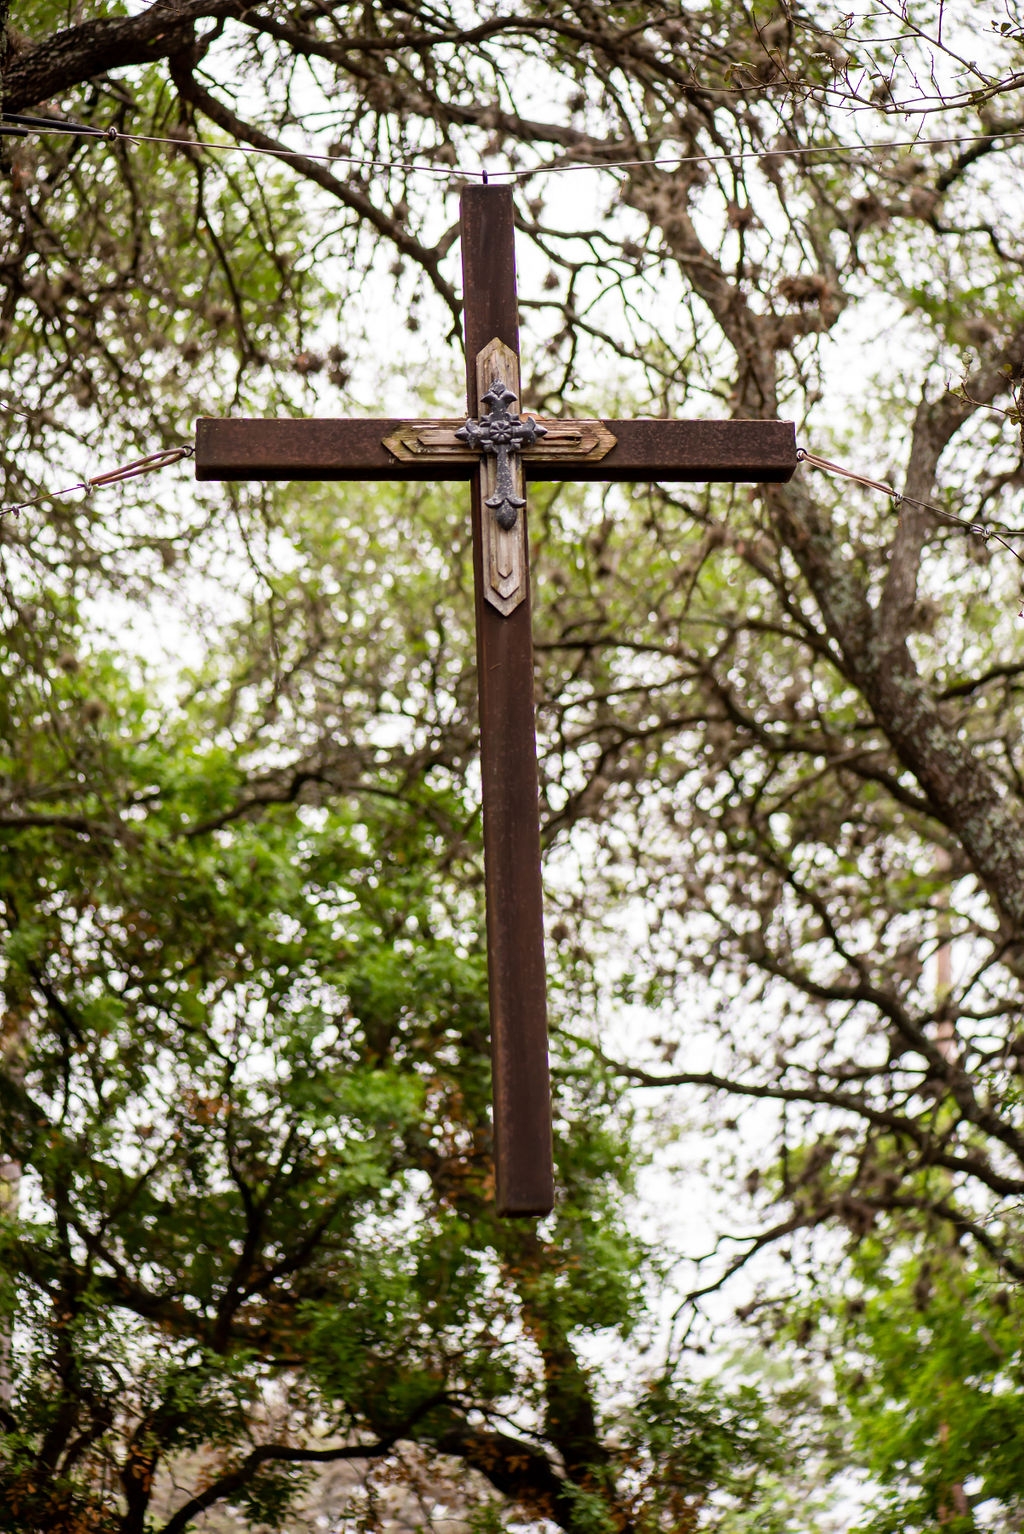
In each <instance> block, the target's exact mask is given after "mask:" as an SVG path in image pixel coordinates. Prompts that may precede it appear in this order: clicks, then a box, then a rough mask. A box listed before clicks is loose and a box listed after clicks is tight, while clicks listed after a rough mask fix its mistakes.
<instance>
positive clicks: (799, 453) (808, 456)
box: [796, 447, 1024, 616]
mask: <svg viewBox="0 0 1024 1534" xmlns="http://www.w3.org/2000/svg"><path fill="white" fill-rule="evenodd" d="M796 457H797V462H798V463H806V464H808V465H809V466H810V467H811V468H812V469H821V470H822V472H823V473H825V474H836V475H838V476H839V478H840V479H849V480H852V481H853V483H854V484H855V485H864V486H865V487H866V489H868V490H877V491H879V492H880V493H881V494H882V495H887V496H888V497H889V498H890V500H891V501H892V502H893V504H894V505H895V506H896V508H897V510H899V509H900V508H901V507H903V506H916V507H917V508H918V509H919V510H920V511H930V512H931V513H932V515H933V516H936V517H941V518H942V520H943V521H944V522H952V523H954V524H955V526H957V527H962V528H964V529H965V531H966V532H968V533H974V534H975V536H976V537H978V538H984V540H985V542H986V543H987V542H988V541H989V539H990V538H994V539H995V541H996V543H999V544H1001V545H1002V546H1003V548H1004V549H1007V550H1009V552H1010V553H1011V554H1012V555H1013V557H1014V559H1016V560H1019V561H1020V563H1021V564H1022V565H1024V555H1022V554H1020V553H1018V551H1017V550H1016V549H1015V548H1014V546H1013V544H1012V543H1007V541H1006V539H1005V538H1004V537H1003V535H1002V533H1000V532H999V531H998V530H997V529H996V528H994V527H986V526H985V524H984V523H983V522H968V520H967V518H966V517H958V516H956V515H955V514H954V513H953V512H951V511H946V510H945V509H944V507H942V506H936V505H935V504H934V502H932V501H919V500H917V499H916V498H915V497H914V496H912V495H904V494H903V493H902V492H901V491H899V490H896V489H894V488H893V486H892V485H887V484H885V482H884V481H883V480H880V479H869V478H868V477H867V475H866V474H857V473H855V472H854V470H853V469H844V468H843V466H842V464H839V463H833V462H832V461H831V459H829V458H821V457H819V455H818V454H817V453H812V452H810V451H809V450H808V449H807V448H805V447H798V448H797V450H796ZM1003 532H1005V533H1007V534H1008V535H1009V536H1010V537H1011V538H1019V537H1022V536H1024V534H1022V533H1021V532H1019V531H1018V530H1017V529H1016V528H1012V527H1005V526H1004V528H1003ZM1022 616H1024V609H1022Z"/></svg>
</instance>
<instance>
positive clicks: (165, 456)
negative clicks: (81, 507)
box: [0, 444, 195, 517]
mask: <svg viewBox="0 0 1024 1534" xmlns="http://www.w3.org/2000/svg"><path fill="white" fill-rule="evenodd" d="M194 455H195V448H194V447H192V445H191V444H188V445H187V446H185V445H182V446H180V447H166V448H163V449H162V451H161V452H159V453H150V454H148V456H147V457H145V458H133V459H132V461H131V463H123V464H121V466H120V468H117V469H105V470H104V472H103V473H102V474H92V475H90V476H89V478H88V479H80V480H79V481H78V482H77V484H74V485H65V486H64V488H63V490H44V491H43V493H42V494H41V495H36V496H33V497H32V499H31V500H28V501H17V502H15V503H14V504H13V505H11V506H0V517H6V516H15V517H17V516H20V515H21V513H22V512H23V511H27V510H28V508H29V507H30V506H38V505H39V503H40V501H49V500H52V499H54V497H56V496H58V495H73V494H74V492H75V491H76V490H81V491H83V492H84V494H85V495H91V494H92V493H93V491H94V490H103V489H105V488H106V486H107V485H119V484H121V483H122V482H123V481H124V480H126V479H138V477H139V475H140V474H155V473H156V471H157V470H158V469H166V468H169V467H170V465H171V464H172V463H179V462H180V461H181V459H182V458H192V457H194Z"/></svg>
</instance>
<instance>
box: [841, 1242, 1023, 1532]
mask: <svg viewBox="0 0 1024 1534" xmlns="http://www.w3.org/2000/svg"><path fill="white" fill-rule="evenodd" d="M856 1275H857V1279H858V1281H859V1283H860V1284H861V1285H863V1290H862V1293H861V1294H860V1295H858V1296H857V1297H856V1298H855V1299H853V1300H851V1301H850V1302H849V1305H848V1309H847V1315H846V1318H845V1325H844V1327H843V1332H842V1338H843V1343H844V1362H843V1365H842V1367H841V1368H840V1369H839V1370H838V1371H837V1378H838V1380H839V1383H840V1386H841V1389H842V1392H843V1398H844V1401H845V1403H846V1407H847V1410H848V1411H849V1413H850V1418H851V1421H852V1423H853V1426H854V1435H855V1436H854V1444H855V1449H856V1452H857V1458H858V1459H859V1460H860V1462H861V1463H862V1464H863V1465H864V1466H865V1468H866V1469H867V1470H869V1471H870V1473H871V1475H872V1477H873V1478H875V1479H876V1480H877V1481H878V1482H879V1483H880V1484H881V1485H882V1486H883V1487H884V1488H885V1492H884V1494H883V1495H882V1496H881V1497H880V1498H879V1499H878V1503H877V1506H876V1508H875V1510H874V1512H873V1514H872V1516H871V1517H870V1519H869V1520H868V1521H866V1522H865V1523H864V1524H862V1525H858V1527H862V1528H863V1529H864V1530H865V1531H871V1534H892V1531H896V1530H902V1529H907V1530H917V1529H921V1530H933V1529H936V1528H939V1527H942V1528H950V1529H953V1530H955V1531H957V1534H966V1531H967V1530H971V1529H975V1528H977V1527H979V1526H984V1525H983V1524H981V1525H979V1521H978V1520H979V1517H980V1518H981V1519H982V1520H985V1521H991V1520H992V1519H993V1518H994V1517H999V1518H1001V1519H1003V1520H1006V1521H1007V1526H1011V1524H1010V1520H1012V1519H1013V1518H1014V1517H1015V1516H1018V1515H1019V1513H1020V1510H1021V1480H1020V1467H1021V1463H1022V1462H1024V1388H1022V1387H1024V1350H1022V1343H1021V1337H1022V1319H1024V1313H1022V1305H1021V1297H1020V1294H1019V1292H1018V1291H1017V1290H1016V1288H1015V1287H1014V1286H1012V1285H1007V1284H1006V1282H1005V1279H1003V1278H1002V1277H1001V1276H1000V1274H999V1272H998V1270H997V1269H995V1268H993V1267H992V1266H990V1265H989V1264H986V1263H984V1262H983V1261H980V1260H977V1259H973V1260H968V1259H965V1258H964V1256H963V1255H962V1253H961V1252H960V1251H959V1250H958V1249H957V1248H956V1247H953V1248H950V1247H948V1246H947V1247H943V1246H941V1245H938V1244H935V1245H932V1246H930V1247H926V1248H923V1249H922V1250H920V1251H918V1252H917V1253H915V1254H914V1255H913V1256H912V1257H906V1258H903V1259H902V1260H900V1258H899V1257H888V1258H887V1257H886V1255H885V1254H884V1253H883V1252H882V1251H881V1250H879V1249H878V1247H877V1246H876V1245H875V1244H873V1243H872V1244H870V1245H868V1246H867V1247H866V1248H865V1249H864V1250H863V1251H862V1252H861V1253H860V1254H859V1257H858V1262H857V1268H856ZM976 1509H977V1510H978V1511H977V1512H976V1511H975V1510H976Z"/></svg>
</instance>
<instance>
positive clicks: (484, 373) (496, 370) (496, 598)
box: [476, 337, 530, 618]
mask: <svg viewBox="0 0 1024 1534" xmlns="http://www.w3.org/2000/svg"><path fill="white" fill-rule="evenodd" d="M497 378H500V379H501V381H502V383H503V384H504V385H505V387H506V389H511V390H512V393H513V394H514V395H515V396H516V399H517V400H518V398H519V358H518V357H517V356H516V354H515V352H514V351H513V350H512V348H511V347H509V346H506V345H505V343H504V342H503V341H499V340H498V338H497V337H495V338H494V340H493V341H489V342H488V343H487V345H486V346H485V347H484V349H483V351H481V352H478V353H477V358H476V387H477V398H478V399H483V397H484V395H485V394H486V393H487V391H488V389H489V388H490V387H491V384H492V383H494V381H495V379H497ZM477 456H478V457H479V458H480V499H481V501H482V502H483V503H484V506H483V521H482V527H481V531H482V533H483V556H484V597H485V598H486V600H487V601H488V602H490V604H491V606H492V607H496V608H497V609H498V611H499V612H500V613H501V614H502V616H503V617H506V618H507V617H508V615H509V613H513V612H515V610H516V608H517V607H518V606H519V604H520V602H522V601H523V600H524V599H525V597H526V582H527V574H526V572H527V571H528V570H529V568H530V559H529V550H528V549H527V546H526V515H525V512H526V508H525V507H523V509H522V511H521V512H520V513H519V516H518V517H517V518H516V523H515V526H514V527H511V528H509V529H508V530H507V531H506V529H505V528H503V527H499V525H498V521H497V518H496V517H495V515H494V513H493V512H492V511H491V510H490V508H489V507H488V505H487V497H488V496H491V495H493V494H494V492H495V489H496V487H497V483H498V461H497V459H496V458H495V457H494V455H493V454H492V453H484V454H483V456H482V457H481V456H480V455H479V454H477ZM509 467H510V469H511V471H512V493H513V495H516V496H520V497H522V499H523V500H525V499H526V476H525V475H524V473H523V463H522V457H521V455H520V454H519V453H515V454H512V455H511V459H510V463H509Z"/></svg>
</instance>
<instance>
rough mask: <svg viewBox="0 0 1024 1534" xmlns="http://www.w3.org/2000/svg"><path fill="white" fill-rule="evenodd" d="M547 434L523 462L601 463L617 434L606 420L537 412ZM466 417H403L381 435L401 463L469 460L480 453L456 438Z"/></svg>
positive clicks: (385, 444)
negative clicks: (564, 417) (557, 417)
mask: <svg viewBox="0 0 1024 1534" xmlns="http://www.w3.org/2000/svg"><path fill="white" fill-rule="evenodd" d="M534 420H535V421H536V422H537V424H538V425H539V426H543V428H544V430H545V433H546V436H545V437H544V439H543V441H541V442H535V443H534V445H533V447H526V448H524V449H523V462H524V463H574V462H575V463H580V462H582V463H599V462H600V461H601V459H602V458H603V457H604V456H605V454H606V453H610V452H611V450H612V448H613V447H614V446H615V443H616V438H615V437H614V436H613V435H612V433H611V432H610V431H609V430H608V428H607V426H606V425H605V424H604V422H603V421H589V420H585V421H556V420H555V419H553V418H552V417H550V416H540V415H538V416H534ZM465 424H466V423H465V422H464V421H403V422H402V424H401V425H400V426H399V428H398V430H397V431H393V432H392V433H391V434H390V436H387V437H384V438H382V442H383V445H384V446H385V447H386V448H387V450H388V452H389V453H392V454H393V455H394V456H395V458H397V459H398V461H399V462H400V463H424V462H430V463H470V462H472V461H473V460H474V459H475V458H477V457H478V456H479V454H478V453H477V451H476V449H475V448H471V447H466V446H465V444H464V443H462V442H459V441H457V440H456V437H455V433H456V432H457V431H458V430H459V428H460V427H461V426H464V425H465Z"/></svg>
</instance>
